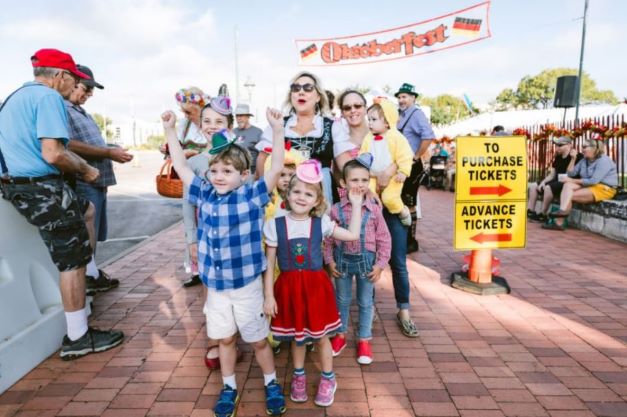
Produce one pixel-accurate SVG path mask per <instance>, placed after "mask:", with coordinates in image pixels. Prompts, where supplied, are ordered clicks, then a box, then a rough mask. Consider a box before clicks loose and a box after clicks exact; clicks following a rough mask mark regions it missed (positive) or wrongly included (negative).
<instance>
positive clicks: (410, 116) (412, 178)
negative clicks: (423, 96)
mask: <svg viewBox="0 0 627 417" xmlns="http://www.w3.org/2000/svg"><path fill="white" fill-rule="evenodd" d="M394 96H395V97H396V98H397V99H398V106H399V112H400V117H399V119H398V123H397V125H396V126H397V128H398V130H399V131H400V132H401V133H402V134H403V135H404V136H405V137H406V138H407V141H408V142H409V146H411V149H412V151H413V152H414V163H413V165H412V170H411V174H410V175H409V177H408V178H407V179H406V180H405V185H404V186H403V193H402V198H403V202H404V203H405V204H406V205H407V207H410V212H411V217H412V223H411V228H410V231H409V234H408V236H407V253H412V252H416V251H417V250H418V241H417V240H416V220H417V216H416V205H417V195H418V187H419V185H420V175H421V174H422V171H423V166H422V159H421V158H422V156H423V155H424V153H425V152H426V151H427V149H428V148H429V145H430V144H431V141H432V140H433V139H435V134H434V133H433V130H432V129H431V124H430V123H429V120H428V119H427V117H426V116H425V114H424V112H423V111H422V110H421V109H420V107H418V106H417V105H416V98H417V97H418V93H417V92H416V88H415V87H414V86H413V85H411V84H409V83H403V85H401V87H400V88H399V89H398V91H397V92H396V94H394Z"/></svg>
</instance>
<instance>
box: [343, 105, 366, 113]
mask: <svg viewBox="0 0 627 417" xmlns="http://www.w3.org/2000/svg"><path fill="white" fill-rule="evenodd" d="M363 107H364V105H363V104H346V105H344V106H342V111H351V110H353V109H355V110H359V109H361V108H363Z"/></svg>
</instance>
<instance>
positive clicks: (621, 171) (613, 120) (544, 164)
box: [524, 115, 627, 189]
mask: <svg viewBox="0 0 627 417" xmlns="http://www.w3.org/2000/svg"><path fill="white" fill-rule="evenodd" d="M585 122H593V123H594V124H597V125H601V126H606V127H608V128H609V129H613V128H614V127H621V126H624V123H625V116H624V115H620V116H603V117H595V118H592V119H585V120H581V121H580V122H579V125H580V126H581V125H582V124H584V123H585ZM543 126H544V125H542V124H537V125H533V126H524V128H525V129H527V131H528V132H529V133H530V135H531V138H530V139H529V140H528V141H527V154H528V158H529V161H528V165H529V181H541V180H542V179H543V178H544V177H546V175H547V173H548V170H549V168H550V164H551V162H552V161H553V154H554V153H555V147H554V146H553V145H552V144H551V137H549V138H542V139H539V140H534V139H537V137H538V136H540V133H541V131H542V127H543ZM555 127H556V128H557V129H565V130H568V131H571V130H573V129H574V128H575V124H574V121H568V122H566V123H559V124H555ZM595 134H596V133H594V132H592V131H584V132H583V134H582V135H581V136H580V137H578V138H576V139H575V148H576V149H577V150H578V151H579V152H581V145H582V143H583V141H584V140H586V139H589V138H592V137H593V136H594V135H595ZM605 143H606V152H607V155H608V156H609V157H610V158H612V160H613V161H614V162H615V163H616V168H617V169H618V187H619V188H623V189H625V188H627V177H626V175H625V164H626V162H627V161H626V159H627V149H625V147H626V146H627V138H625V135H621V136H612V137H609V138H607V139H605Z"/></svg>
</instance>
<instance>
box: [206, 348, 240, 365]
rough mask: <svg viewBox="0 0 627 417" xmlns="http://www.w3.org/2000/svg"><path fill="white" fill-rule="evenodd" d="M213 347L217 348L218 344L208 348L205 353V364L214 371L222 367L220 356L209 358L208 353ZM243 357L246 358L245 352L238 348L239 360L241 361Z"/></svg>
mask: <svg viewBox="0 0 627 417" xmlns="http://www.w3.org/2000/svg"><path fill="white" fill-rule="evenodd" d="M213 348H217V346H212V347H210V348H209V349H207V353H206V354H205V365H206V366H207V368H209V369H211V370H212V371H215V370H216V369H220V357H219V356H218V357H215V358H208V357H207V355H208V354H209V351H210V350H211V349H213ZM242 359H244V352H242V351H241V350H239V349H237V362H238V363H239V362H241V361H242Z"/></svg>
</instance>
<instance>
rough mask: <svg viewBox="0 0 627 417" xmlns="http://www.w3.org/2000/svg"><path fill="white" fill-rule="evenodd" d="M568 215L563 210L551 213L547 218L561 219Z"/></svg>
mask: <svg viewBox="0 0 627 417" xmlns="http://www.w3.org/2000/svg"><path fill="white" fill-rule="evenodd" d="M569 214H570V213H568V212H566V211H564V210H557V211H555V212H553V213H549V217H553V218H562V217H568V215H569Z"/></svg>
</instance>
